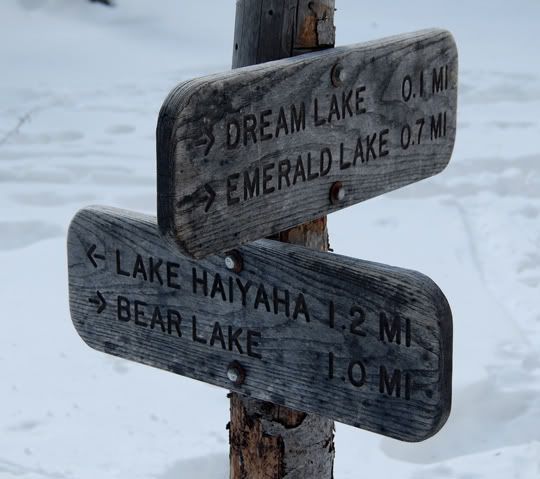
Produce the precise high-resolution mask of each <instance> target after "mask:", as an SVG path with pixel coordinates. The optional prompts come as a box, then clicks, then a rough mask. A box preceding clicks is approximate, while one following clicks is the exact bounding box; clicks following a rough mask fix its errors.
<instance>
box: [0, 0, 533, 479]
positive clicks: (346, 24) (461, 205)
mask: <svg viewBox="0 0 540 479" xmlns="http://www.w3.org/2000/svg"><path fill="white" fill-rule="evenodd" d="M117 3H118V7H117V8H115V9H108V8H105V7H102V6H100V5H97V4H91V3H89V2H86V1H84V0H18V1H16V0H2V1H1V2H0V265H1V266H0V287H1V290H0V291H1V292H0V300H1V302H0V304H1V309H0V311H1V314H2V318H1V319H0V323H1V325H2V327H1V332H0V478H2V479H5V478H9V479H14V478H17V479H19V478H21V479H45V478H66V479H68V478H69V479H72V478H74V479H75V478H76V479H97V478H99V479H109V478H110V479H127V478H129V479H141V478H159V479H173V478H175V479H176V478H186V479H202V478H205V479H225V478H226V477H227V475H228V471H227V464H228V444H227V431H226V430H225V424H226V423H227V421H228V401H227V399H226V397H225V394H226V392H225V391H224V390H220V389H216V388H213V387H210V386H207V385H205V384H202V383H198V382H195V381H191V380H188V379H184V378H182V377H178V376H175V375H172V374H169V373H166V372H163V371H159V370H156V369H152V368H148V367H145V366H141V365H138V364H134V363H128V362H126V361H123V360H120V359H115V358H113V357H110V356H105V355H103V354H100V353H97V352H95V351H93V350H91V349H89V348H88V347H87V346H85V345H84V344H83V343H82V341H81V340H80V339H79V337H78V336H77V334H76V332H75V330H74V328H73V326H72V324H71V320H70V317H69V311H68V295H67V271H66V245H65V234H66V230H67V227H68V224H69V221H70V219H71V217H72V216H73V214H74V213H75V212H76V211H77V210H78V209H79V208H80V207H82V206H84V205H87V204H92V203H99V204H107V205H112V206H119V207H124V208H128V209H134V210H138V211H143V212H149V213H152V214H154V213H155V136H154V131H155V126H156V120H157V113H158V111H159V108H160V106H161V103H162V101H163V100H164V99H165V97H166V95H167V93H168V92H169V90H170V89H171V88H172V87H173V86H174V85H175V84H176V83H178V82H179V81H181V80H183V79H187V78H189V77H194V76H200V75H202V74H207V73H210V72H216V71H221V70H226V69H228V68H229V64H230V58H231V46H232V34H233V25H234V1H233V0H226V1H225V0H206V1H198V2H193V1H187V0H180V1H179V0H160V1H159V2H151V1H149V0H118V1H117ZM396 4H398V5H396ZM337 6H338V12H337V17H336V23H337V28H338V30H337V33H338V35H337V36H338V43H339V44H347V43H355V42H359V41H364V40H369V39H375V38H378V37H383V36H386V35H390V34H396V33H400V32H405V31H412V30H416V29H420V28H424V27H432V26H437V27H444V28H447V29H449V30H451V31H452V32H453V33H454V35H455V37H456V40H457V43H458V46H459V49H460V65H461V73H460V105H459V117H458V118H459V130H458V140H457V143H456V148H455V153H454V157H453V159H452V161H451V164H450V166H449V167H448V169H447V170H445V172H443V173H442V174H441V175H439V176H438V177H435V178H432V179H429V180H426V181H424V182H422V183H419V184H416V185H412V186H410V187H408V188H405V189H403V190H400V191H396V192H394V193H392V194H389V195H386V196H384V197H381V198H377V199H374V200H370V201H368V202H366V203H363V204H360V205H357V206H355V207H353V208H349V209H347V210H344V211H342V212H340V213H337V214H335V215H333V216H331V218H330V231H331V239H332V245H333V247H334V249H335V250H336V252H339V253H342V254H346V255H350V256H355V257H359V258H363V259H369V260H375V261H380V262H384V263H388V264H393V265H397V266H403V267H408V268H412V269H415V270H419V271H422V272H424V273H426V274H428V275H429V276H431V277H432V278H433V279H434V280H435V281H436V282H437V283H438V284H439V286H440V287H441V288H442V290H443V291H444V292H445V293H446V295H447V297H448V299H449V301H450V304H451V306H452V309H453V313H454V364H455V366H454V396H453V401H454V406H453V411H452V414H451V417H450V419H449V421H448V423H447V425H446V426H445V427H444V428H443V430H442V431H441V432H440V433H439V434H438V435H437V436H435V437H434V438H432V439H430V440H428V441H426V442H424V443H420V444H405V443H399V442H397V441H393V440H389V439H385V438H382V437H380V436H376V435H374V434H371V433H368V432H364V431H361V430H358V429H353V428H350V427H346V426H342V425H339V424H338V425H337V437H336V440H337V454H336V468H335V469H336V474H335V475H336V478H337V479H359V478H364V477H371V478H378V477H386V478H391V479H393V478H400V479H447V478H456V479H481V478H486V479H488V478H489V479H510V478H518V479H535V478H539V477H540V295H539V292H540V116H539V114H538V111H539V110H540V61H539V58H540V56H539V53H538V41H537V36H538V31H539V30H540V3H539V2H538V0H516V1H514V2H508V1H502V0H490V1H487V0H477V1H475V2H471V1H464V0H455V1H453V2H438V3H435V2H429V1H427V0H409V1H408V2H395V1H392V0H377V1H371V2H367V1H360V0H337Z"/></svg>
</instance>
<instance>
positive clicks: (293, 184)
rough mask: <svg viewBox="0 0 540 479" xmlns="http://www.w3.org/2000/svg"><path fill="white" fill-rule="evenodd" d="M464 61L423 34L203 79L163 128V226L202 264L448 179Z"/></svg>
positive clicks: (187, 87)
mask: <svg viewBox="0 0 540 479" xmlns="http://www.w3.org/2000/svg"><path fill="white" fill-rule="evenodd" d="M457 73H458V65H457V50H456V46H455V43H454V40H453V38H452V36H451V34H450V33H448V32H446V31H443V30H426V31H421V32H416V33H411V34H406V35H400V36H396V37H391V38H387V39H383V40H379V41H374V42H370V43H366V44H360V45H353V46H348V47H341V48H335V49H330V50H326V51H322V52H317V53H312V54H306V55H302V56H299V57H295V58H291V59H283V60H279V61H275V62H270V63H265V64H262V65H257V66H251V67H246V68H241V69H237V70H233V71H230V72H226V73H222V74H218V75H213V76H209V77H205V78H198V79H195V80H191V81H188V82H185V83H182V84H180V85H179V86H178V87H177V88H175V89H174V90H173V91H172V92H171V94H170V95H169V97H168V98H167V99H166V100H165V103H164V105H163V107H162V110H161V113H160V116H159V121H158V128H157V138H158V142H157V156H158V161H157V169H158V221H159V224H160V227H161V230H162V232H163V233H164V235H166V236H167V237H168V238H170V239H171V240H172V241H174V242H175V243H176V244H177V245H178V246H179V247H180V248H181V249H182V250H183V251H184V252H185V253H186V254H189V255H191V256H193V257H195V258H203V257H205V256H207V255H209V254H212V253H216V252H223V251H226V250H228V249H230V248H233V247H236V246H237V245H239V244H244V243H247V242H249V241H253V240H257V239H260V238H263V237H267V236H269V235H272V234H274V233H278V232H280V231H282V230H285V229H287V228H290V227H292V226H295V225H298V224H301V223H304V222H306V221H309V220H313V219H316V218H320V217H321V216H324V215H326V214H328V213H331V212H333V211H337V210H339V209H342V208H344V207H347V206H350V205H353V204H355V203H358V202H360V201H364V200H367V199H369V198H372V197H374V196H377V195H381V194H383V193H386V192H389V191H392V190H394V189H396V188H399V187H402V186H405V185H408V184H410V183H414V182H417V181H419V180H421V179H424V178H427V177H429V176H432V175H434V174H436V173H439V172H440V171H442V170H443V169H444V167H445V166H446V165H447V163H448V161H449V160H450V156H451V153H452V149H453V145H454V139H455V130H456V106H457Z"/></svg>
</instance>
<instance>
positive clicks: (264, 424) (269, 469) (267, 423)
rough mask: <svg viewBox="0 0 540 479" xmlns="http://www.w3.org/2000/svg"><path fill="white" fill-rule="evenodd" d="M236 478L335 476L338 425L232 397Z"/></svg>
mask: <svg viewBox="0 0 540 479" xmlns="http://www.w3.org/2000/svg"><path fill="white" fill-rule="evenodd" d="M229 396H230V399H231V422H230V424H229V442H230V465H231V474H230V477H233V478H236V479H301V478H319V477H325V478H326V477H332V470H333V465H334V464H333V462H334V461H333V460H332V461H328V456H329V454H330V455H331V456H332V457H333V456H334V422H333V421H331V420H329V419H326V418H322V417H319V416H315V415H311V414H310V415H307V414H305V413H302V412H297V411H293V410H292V409H289V408H285V407H282V406H277V405H275V404H272V403H269V402H264V401H258V400H255V399H251V398H247V397H245V396H241V395H239V394H236V393H231V394H230V395H229Z"/></svg>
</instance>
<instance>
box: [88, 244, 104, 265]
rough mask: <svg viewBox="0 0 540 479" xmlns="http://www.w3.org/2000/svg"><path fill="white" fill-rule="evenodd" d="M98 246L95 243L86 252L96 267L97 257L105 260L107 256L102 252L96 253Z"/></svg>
mask: <svg viewBox="0 0 540 479" xmlns="http://www.w3.org/2000/svg"><path fill="white" fill-rule="evenodd" d="M96 248H97V246H96V245H95V244H93V245H92V246H90V248H89V249H88V251H87V252H86V256H87V257H88V259H89V260H90V261H91V263H92V264H93V265H94V268H97V263H96V259H100V260H105V256H103V255H102V254H96V252H95V251H96Z"/></svg>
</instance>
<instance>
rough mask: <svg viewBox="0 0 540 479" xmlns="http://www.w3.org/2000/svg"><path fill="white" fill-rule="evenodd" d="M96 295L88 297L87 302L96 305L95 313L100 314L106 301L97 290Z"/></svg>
mask: <svg viewBox="0 0 540 479" xmlns="http://www.w3.org/2000/svg"><path fill="white" fill-rule="evenodd" d="M96 295H97V298H88V302H89V303H91V304H95V305H96V306H98V309H97V313H98V314H101V313H102V312H103V310H104V309H105V307H106V306H107V301H105V298H104V297H103V295H102V294H101V293H100V292H99V291H96Z"/></svg>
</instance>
